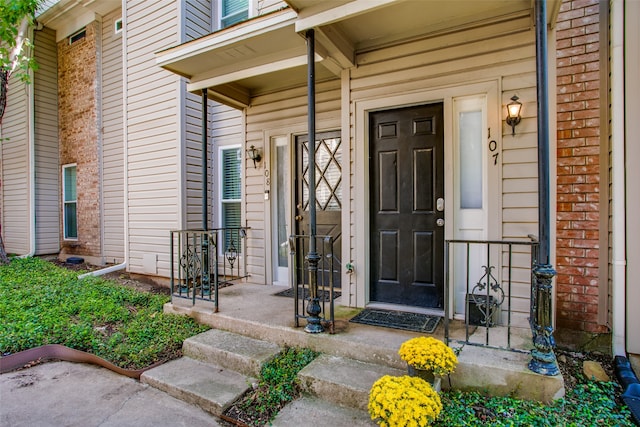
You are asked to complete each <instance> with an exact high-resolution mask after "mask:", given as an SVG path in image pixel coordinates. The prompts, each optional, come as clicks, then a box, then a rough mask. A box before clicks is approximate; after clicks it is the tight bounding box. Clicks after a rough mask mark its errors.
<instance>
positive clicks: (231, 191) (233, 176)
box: [222, 148, 242, 200]
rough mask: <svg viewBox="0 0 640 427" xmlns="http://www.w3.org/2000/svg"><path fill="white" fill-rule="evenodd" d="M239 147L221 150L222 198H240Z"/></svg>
mask: <svg viewBox="0 0 640 427" xmlns="http://www.w3.org/2000/svg"><path fill="white" fill-rule="evenodd" d="M240 167H241V158H240V149H239V148H234V149H230V150H224V151H223V152H222V199H223V200H240V199H241V198H242V183H241V176H240Z"/></svg>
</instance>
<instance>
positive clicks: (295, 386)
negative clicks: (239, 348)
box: [225, 347, 319, 426]
mask: <svg viewBox="0 0 640 427" xmlns="http://www.w3.org/2000/svg"><path fill="white" fill-rule="evenodd" d="M318 354H319V353H316V352H315V351H313V350H310V349H308V348H297V347H287V348H285V349H284V350H283V351H281V352H280V353H279V354H278V355H277V356H276V357H274V358H273V359H272V360H270V361H268V362H267V363H265V364H264V365H262V368H261V369H260V378H259V379H258V382H257V384H255V385H254V388H253V390H251V391H249V392H248V393H247V394H245V395H244V396H243V397H242V398H241V399H240V400H239V401H238V402H236V403H234V404H233V405H232V406H231V407H230V408H229V409H228V410H227V411H225V418H226V419H227V420H229V421H233V422H234V423H236V424H238V425H249V426H263V425H265V424H268V423H269V422H271V421H272V420H273V418H274V417H275V416H276V414H277V413H278V411H280V409H282V408H283V407H284V405H286V404H287V403H288V402H291V401H292V400H294V399H295V398H297V397H299V396H300V393H301V391H300V385H299V383H298V380H297V374H298V372H299V371H300V370H301V369H302V368H304V367H305V366H306V365H308V364H309V363H310V362H311V361H312V360H313V359H315V358H316V357H317V356H318Z"/></svg>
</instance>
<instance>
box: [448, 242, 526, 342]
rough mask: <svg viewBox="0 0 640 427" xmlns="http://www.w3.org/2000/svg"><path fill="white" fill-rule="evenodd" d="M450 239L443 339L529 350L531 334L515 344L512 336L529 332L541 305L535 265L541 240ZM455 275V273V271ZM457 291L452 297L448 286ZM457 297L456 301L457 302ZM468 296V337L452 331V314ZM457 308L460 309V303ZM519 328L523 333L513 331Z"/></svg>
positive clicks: (465, 330)
mask: <svg viewBox="0 0 640 427" xmlns="http://www.w3.org/2000/svg"><path fill="white" fill-rule="evenodd" d="M529 238H530V240H529V241H500V240H497V241H493V240H447V241H446V246H445V294H444V300H445V304H444V305H445V318H444V328H445V339H446V341H447V342H450V341H455V342H460V343H464V344H469V345H477V346H484V347H492V348H501V349H508V350H513V351H523V352H524V351H528V350H527V349H530V348H531V337H530V336H528V339H527V340H526V341H521V342H518V343H516V344H515V345H514V336H518V338H522V332H523V331H524V332H525V333H527V334H528V332H529V328H530V319H531V318H533V317H534V315H535V312H536V310H537V307H536V305H535V303H536V302H535V297H534V292H533V289H534V287H535V280H534V278H533V274H532V271H533V267H534V266H535V264H536V260H537V253H538V242H537V240H536V239H535V238H533V237H532V236H529ZM452 276H453V277H452ZM451 291H453V292H455V293H456V295H455V298H453V301H454V302H453V303H452V302H451V301H450V292H451ZM455 301H457V302H455ZM461 301H464V339H462V338H460V337H459V336H458V337H456V338H454V337H452V336H451V333H450V332H451V331H450V328H449V319H450V318H451V317H452V316H451V313H450V311H451V307H452V304H453V305H454V314H455V313H458V312H460V311H462V310H460V308H461V307H460V304H461ZM456 308H457V309H456ZM515 330H518V331H519V332H520V334H519V335H514V331H515Z"/></svg>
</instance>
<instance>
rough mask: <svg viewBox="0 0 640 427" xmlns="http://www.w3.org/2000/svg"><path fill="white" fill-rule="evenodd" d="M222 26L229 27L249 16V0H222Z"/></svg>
mask: <svg viewBox="0 0 640 427" xmlns="http://www.w3.org/2000/svg"><path fill="white" fill-rule="evenodd" d="M221 12H222V13H221V14H220V16H221V17H220V23H221V26H222V27H223V28H224V27H228V26H230V25H233V24H236V23H238V22H241V21H244V20H245V19H247V18H249V0H222V11H221Z"/></svg>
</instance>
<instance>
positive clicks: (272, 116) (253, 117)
mask: <svg viewBox="0 0 640 427" xmlns="http://www.w3.org/2000/svg"><path fill="white" fill-rule="evenodd" d="M307 105H308V102H307V88H306V87H301V88H296V89H291V90H287V91H283V92H278V93H275V94H270V95H264V96H257V97H255V98H253V99H252V104H251V107H250V108H248V109H247V118H246V121H247V124H246V126H247V143H246V146H247V147H248V146H251V145H254V146H256V147H258V148H260V150H261V151H262V152H263V153H264V148H265V144H268V143H269V141H265V131H267V130H270V129H271V130H274V129H276V130H279V131H282V134H287V133H290V132H292V133H296V134H306V133H307V112H308V107H307ZM316 122H317V129H318V131H324V130H336V129H340V80H332V81H328V82H319V83H317V84H316ZM293 153H294V151H293V150H291V155H293ZM264 165H265V163H264V162H262V164H261V165H260V166H259V167H258V168H254V167H253V162H251V161H250V160H246V159H245V163H244V168H245V187H244V189H245V191H244V202H245V203H244V208H245V209H246V211H245V213H244V214H245V219H246V224H247V226H248V227H250V228H251V229H250V230H249V232H248V233H247V234H248V236H247V255H248V258H247V270H248V273H249V274H250V276H251V281H252V282H254V283H265V280H266V276H265V274H266V271H265V268H266V265H265V264H266V262H265V254H266V252H267V251H270V250H271V249H270V248H268V247H265V233H267V231H265V221H264V218H265V211H268V210H269V206H270V205H269V203H270V202H269V201H267V202H265V200H264V190H265V183H264V167H265V166H264ZM292 179H295V178H292ZM343 194H346V191H345V192H344V193H343Z"/></svg>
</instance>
